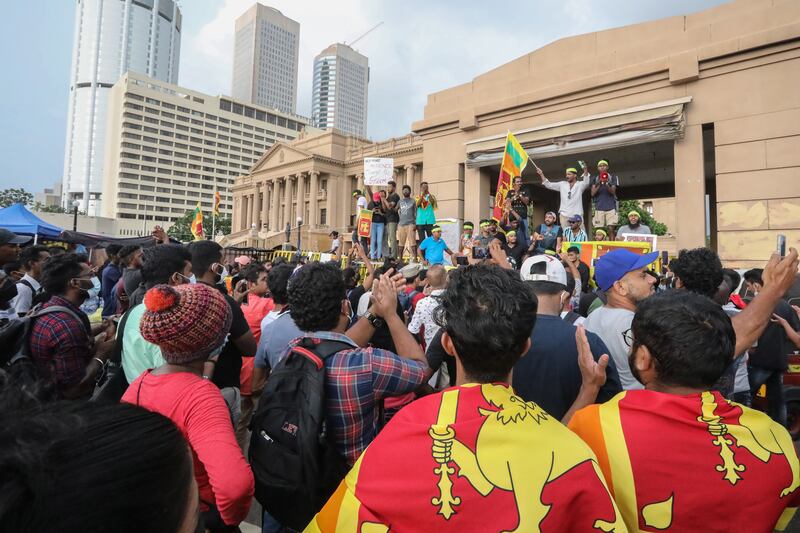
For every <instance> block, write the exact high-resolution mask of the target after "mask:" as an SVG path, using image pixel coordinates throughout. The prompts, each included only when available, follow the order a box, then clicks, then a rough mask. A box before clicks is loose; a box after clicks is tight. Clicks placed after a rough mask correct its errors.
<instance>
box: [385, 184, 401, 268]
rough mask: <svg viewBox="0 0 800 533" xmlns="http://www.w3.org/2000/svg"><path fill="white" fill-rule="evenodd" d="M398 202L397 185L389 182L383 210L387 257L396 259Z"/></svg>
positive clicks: (398, 219)
mask: <svg viewBox="0 0 800 533" xmlns="http://www.w3.org/2000/svg"><path fill="white" fill-rule="evenodd" d="M399 202H400V195H399V194H397V184H396V183H395V182H394V181H390V182H389V186H388V187H387V188H386V199H385V200H384V209H385V211H386V240H387V241H388V242H387V246H388V248H389V257H392V258H394V257H397V223H398V222H400V214H399V213H398V212H397V204H398V203H399Z"/></svg>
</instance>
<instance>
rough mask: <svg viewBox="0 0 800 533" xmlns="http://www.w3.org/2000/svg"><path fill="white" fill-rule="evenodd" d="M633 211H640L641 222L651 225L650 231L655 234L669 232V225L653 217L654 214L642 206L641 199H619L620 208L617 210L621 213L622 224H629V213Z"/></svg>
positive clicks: (620, 220)
mask: <svg viewBox="0 0 800 533" xmlns="http://www.w3.org/2000/svg"><path fill="white" fill-rule="evenodd" d="M631 211H636V212H637V213H639V218H640V220H641V223H642V224H644V225H645V226H647V227H649V228H650V231H652V232H653V233H654V234H655V235H666V234H667V231H668V228H667V225H666V224H664V223H663V222H659V221H658V220H656V219H655V218H653V216H652V215H651V214H650V213H648V212H647V210H646V209H645V208H644V207H642V205H641V204H640V203H639V200H620V201H619V209H618V210H617V213H619V222H620V225H623V224H627V220H628V213H630V212H631Z"/></svg>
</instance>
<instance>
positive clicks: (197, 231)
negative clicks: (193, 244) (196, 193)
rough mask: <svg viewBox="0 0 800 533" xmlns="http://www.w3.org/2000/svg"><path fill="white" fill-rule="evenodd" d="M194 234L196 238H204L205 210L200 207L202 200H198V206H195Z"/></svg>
mask: <svg viewBox="0 0 800 533" xmlns="http://www.w3.org/2000/svg"><path fill="white" fill-rule="evenodd" d="M192 235H194V240H196V241H202V240H203V238H204V237H203V211H202V210H201V209H200V202H197V207H195V208H194V219H193V220H192Z"/></svg>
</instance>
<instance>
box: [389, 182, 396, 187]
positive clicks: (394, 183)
mask: <svg viewBox="0 0 800 533" xmlns="http://www.w3.org/2000/svg"><path fill="white" fill-rule="evenodd" d="M387 185H394V186H395V187H397V182H396V181H394V180H389V181H388V182H387Z"/></svg>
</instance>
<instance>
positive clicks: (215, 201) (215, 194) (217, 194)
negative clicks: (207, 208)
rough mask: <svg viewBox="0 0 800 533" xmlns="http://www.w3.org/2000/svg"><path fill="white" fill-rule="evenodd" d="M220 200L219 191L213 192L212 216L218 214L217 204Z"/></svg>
mask: <svg viewBox="0 0 800 533" xmlns="http://www.w3.org/2000/svg"><path fill="white" fill-rule="evenodd" d="M220 202H222V196H220V194H219V191H216V192H215V193H214V216H215V217H218V216H219V204H220Z"/></svg>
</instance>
